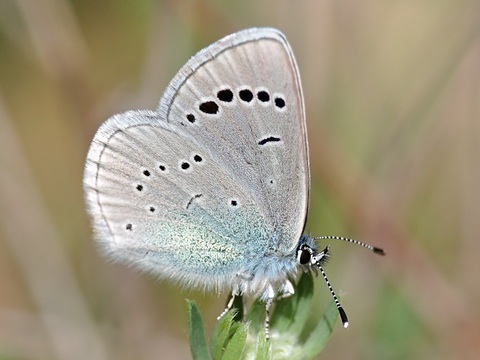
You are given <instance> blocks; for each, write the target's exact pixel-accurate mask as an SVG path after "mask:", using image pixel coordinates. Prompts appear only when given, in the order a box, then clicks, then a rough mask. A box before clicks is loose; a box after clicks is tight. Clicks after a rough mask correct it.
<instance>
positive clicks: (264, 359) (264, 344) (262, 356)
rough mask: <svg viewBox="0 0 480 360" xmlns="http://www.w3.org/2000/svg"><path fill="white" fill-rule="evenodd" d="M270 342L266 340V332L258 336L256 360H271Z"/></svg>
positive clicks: (261, 332)
mask: <svg viewBox="0 0 480 360" xmlns="http://www.w3.org/2000/svg"><path fill="white" fill-rule="evenodd" d="M270 359H271V356H270V341H268V340H267V339H266V338H265V332H264V331H260V332H259V333H258V335H257V348H256V349H255V360H270Z"/></svg>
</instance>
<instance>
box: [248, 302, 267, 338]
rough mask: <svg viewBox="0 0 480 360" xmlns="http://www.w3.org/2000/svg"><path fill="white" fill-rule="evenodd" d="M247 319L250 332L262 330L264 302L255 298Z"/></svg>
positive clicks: (254, 332) (256, 332)
mask: <svg viewBox="0 0 480 360" xmlns="http://www.w3.org/2000/svg"><path fill="white" fill-rule="evenodd" d="M247 321H248V322H249V323H250V331H251V333H253V334H258V333H259V332H260V331H262V330H263V327H264V323H265V302H263V301H261V300H255V301H254V302H253V304H252V306H251V307H250V309H249V311H248V316H247ZM264 336H265V335H264Z"/></svg>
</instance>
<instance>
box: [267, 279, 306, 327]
mask: <svg viewBox="0 0 480 360" xmlns="http://www.w3.org/2000/svg"><path fill="white" fill-rule="evenodd" d="M312 298H313V277H312V274H311V273H310V272H308V273H303V274H302V277H301V278H300V280H299V282H298V284H297V286H295V294H294V295H292V296H291V297H289V298H286V299H283V300H280V301H279V302H278V303H277V304H276V306H275V311H274V314H273V316H272V328H273V329H275V331H278V332H279V333H284V332H286V331H288V332H289V333H292V334H299V333H301V331H302V329H303V327H304V326H305V323H306V322H307V320H308V316H309V314H310V307H311V303H312Z"/></svg>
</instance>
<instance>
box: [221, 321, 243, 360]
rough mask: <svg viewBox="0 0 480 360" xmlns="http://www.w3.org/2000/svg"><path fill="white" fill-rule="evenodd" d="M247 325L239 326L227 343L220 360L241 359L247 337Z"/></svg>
mask: <svg viewBox="0 0 480 360" xmlns="http://www.w3.org/2000/svg"><path fill="white" fill-rule="evenodd" d="M248 328H249V326H248V324H241V325H240V326H238V328H237V329H236V331H235V333H234V334H233V335H232V338H231V339H230V341H228V343H227V346H226V348H225V351H224V353H223V357H222V360H238V359H240V358H241V357H242V354H243V350H244V349H245V342H246V340H247V335H248Z"/></svg>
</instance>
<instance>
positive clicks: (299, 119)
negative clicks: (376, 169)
mask: <svg viewBox="0 0 480 360" xmlns="http://www.w3.org/2000/svg"><path fill="white" fill-rule="evenodd" d="M159 112H160V113H162V114H166V115H165V117H166V118H167V121H169V122H170V123H172V124H175V125H179V127H180V128H181V131H182V132H183V133H185V134H186V136H187V137H190V138H192V139H194V140H193V141H195V142H197V143H198V144H199V145H200V146H202V147H204V148H205V149H206V150H208V151H209V152H210V154H211V156H212V157H213V158H214V159H215V161H217V162H219V163H221V164H222V167H223V168H224V169H225V171H226V173H227V174H228V175H229V176H230V177H231V178H233V179H234V181H235V183H236V184H237V185H238V186H240V187H242V188H244V189H245V190H246V191H247V192H249V193H250V194H251V196H252V197H253V198H254V199H255V201H256V203H257V208H258V209H259V210H260V211H261V213H262V216H263V217H265V221H266V223H267V226H268V230H269V232H270V234H269V245H270V249H275V250H280V251H286V250H291V249H292V248H293V247H294V246H295V244H296V243H297V241H298V238H299V237H300V235H301V232H302V230H303V226H304V222H305V217H306V211H307V208H308V191H309V169H308V153H307V139H306V130H305V114H304V106H303V96H302V91H301V84H300V77H299V74H298V70H297V66H296V63H295V59H294V57H293V53H292V51H291V49H290V47H289V45H288V43H287V41H286V39H285V38H284V36H283V35H282V34H281V33H280V32H278V31H277V30H274V29H253V30H252V29H250V30H246V31H243V32H240V33H237V34H234V35H232V36H229V37H226V38H224V39H222V40H220V41H219V42H217V43H215V44H213V45H211V46H210V47H208V48H207V49H205V50H204V51H202V52H200V53H199V54H197V55H196V56H195V57H194V58H192V59H191V60H190V61H189V62H188V63H187V64H186V66H185V67H184V68H183V69H182V70H181V71H180V72H179V74H177V76H176V77H175V78H174V79H173V80H172V83H171V85H170V86H169V89H168V90H167V92H166V94H165V96H164V97H163V98H162V100H161V102H160V106H159ZM251 241H255V239H251Z"/></svg>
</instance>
